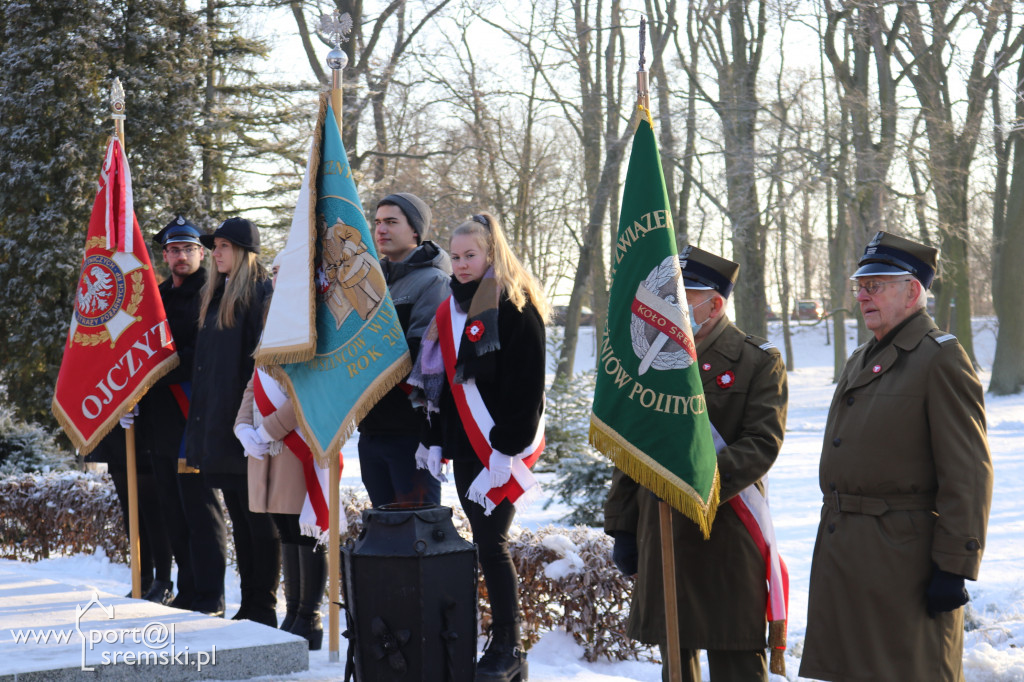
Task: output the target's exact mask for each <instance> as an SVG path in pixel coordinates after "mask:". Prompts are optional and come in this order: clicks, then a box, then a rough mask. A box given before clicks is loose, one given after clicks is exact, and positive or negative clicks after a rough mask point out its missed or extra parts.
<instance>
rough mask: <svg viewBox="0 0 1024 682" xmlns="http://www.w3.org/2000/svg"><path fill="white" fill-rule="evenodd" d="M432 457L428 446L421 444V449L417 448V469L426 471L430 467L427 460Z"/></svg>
mask: <svg viewBox="0 0 1024 682" xmlns="http://www.w3.org/2000/svg"><path fill="white" fill-rule="evenodd" d="M429 455H430V450H429V449H428V448H427V446H426V445H424V444H423V443H420V445H419V447H418V448H416V468H417V469H426V468H427V466H428V462H427V458H428V457H429Z"/></svg>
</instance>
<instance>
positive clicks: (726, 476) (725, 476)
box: [722, 474, 732, 481]
mask: <svg viewBox="0 0 1024 682" xmlns="http://www.w3.org/2000/svg"><path fill="white" fill-rule="evenodd" d="M722 480H723V481H731V480H732V474H722Z"/></svg>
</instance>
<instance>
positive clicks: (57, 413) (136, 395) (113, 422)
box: [50, 353, 181, 456]
mask: <svg viewBox="0 0 1024 682" xmlns="http://www.w3.org/2000/svg"><path fill="white" fill-rule="evenodd" d="M180 362H181V361H180V360H179V359H178V354H177V353H175V354H174V355H172V356H170V357H168V358H166V359H164V361H163V362H161V363H160V364H159V365H157V366H156V367H154V368H153V369H152V371H150V373H149V376H147V377H146V381H145V382H144V383H142V384H139V385H138V386H137V387H136V388H135V390H134V391H133V392H132V394H131V396H129V397H128V398H126V399H125V400H124V401H123V402H122V403H121V405H120V406H119V407H118V409H117V410H115V411H114V412H113V413H112V414H111V416H110V417H108V418H107V420H106V421H105V422H103V425H102V426H100V428H99V429H98V430H97V431H96V433H94V434H93V436H92V438H91V439H86V438H85V436H83V435H82V432H81V431H79V430H78V428H77V427H76V426H75V424H74V422H72V421H71V418H70V417H68V416H67V414H65V412H64V408H63V407H61V404H60V403H59V402H57V396H56V395H54V396H53V400H52V401H51V403H50V411H51V412H52V413H53V416H54V417H56V419H57V423H58V424H60V426H61V428H62V429H64V433H66V434H67V435H68V438H70V439H71V443H72V445H74V446H75V449H76V450H78V452H79V453H81V455H82V456H85V455H88V454H89V453H90V452H92V451H93V450H95V449H96V446H97V445H99V442H100V441H101V440H103V438H104V436H106V435H107V434H108V433H110V432H111V431H112V430H113V428H114V427H115V426H117V425H118V422H119V420H120V419H121V416H122V415H123V414H124V413H126V412H128V410H130V409H132V408H133V407H135V405H136V403H138V402H139V401H140V400H142V396H144V395H146V392H147V391H148V390H149V389H150V388H152V387H153V384H155V383H156V382H158V381H160V379H162V378H163V377H164V375H165V374H167V373H168V372H170V371H171V370H172V369H174V368H176V367H177V366H178V364H179V363H180Z"/></svg>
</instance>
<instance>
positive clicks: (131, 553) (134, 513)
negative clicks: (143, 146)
mask: <svg viewBox="0 0 1024 682" xmlns="http://www.w3.org/2000/svg"><path fill="white" fill-rule="evenodd" d="M110 117H111V118H112V119H114V134H115V135H117V139H118V141H120V142H121V148H122V149H123V148H124V119H125V98H124V88H123V87H121V79H120V78H114V83H113V85H111V86H110ZM125 219H126V220H129V221H130V220H131V219H132V217H131V216H126V217H125ZM129 229H131V227H130V226H129ZM124 454H125V466H126V467H127V468H128V557H129V561H130V563H131V568H132V599H141V598H142V567H141V563H140V562H141V559H140V555H141V553H142V551H141V543H140V540H139V477H138V468H137V464H136V457H135V425H134V424H132V425H131V427H129V428H127V429H125V432H124Z"/></svg>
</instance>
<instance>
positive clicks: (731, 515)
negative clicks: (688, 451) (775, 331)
mask: <svg viewBox="0 0 1024 682" xmlns="http://www.w3.org/2000/svg"><path fill="white" fill-rule="evenodd" d="M697 363H698V365H699V366H700V374H701V380H702V382H703V384H704V395H705V397H706V400H707V406H708V416H709V417H710V419H711V423H712V424H714V426H715V428H716V429H717V430H718V432H719V433H720V434H721V435H722V437H723V438H724V439H725V442H726V443H727V444H728V446H727V447H726V448H724V449H723V450H722V451H721V452H719V453H718V471H719V477H720V480H721V504H720V506H719V507H718V513H717V515H716V516H715V521H714V524H713V525H712V527H711V538H710V539H709V540H704V538H703V537H702V535H701V532H700V529H699V528H698V527H697V525H696V524H695V523H693V522H692V521H690V520H689V519H687V518H686V517H684V516H683V515H682V514H680V513H679V512H676V511H674V510H673V512H672V532H673V544H674V546H675V548H676V590H677V594H678V596H679V618H680V622H679V627H680V644H681V645H682V647H683V648H686V649H715V650H746V651H751V650H756V649H763V648H764V647H765V644H766V634H765V633H766V627H767V625H766V620H765V618H766V616H765V605H766V603H767V588H766V586H765V566H764V560H763V559H762V558H761V554H760V552H759V551H758V549H757V547H756V545H755V544H754V541H753V540H752V539H751V537H750V534H749V533H748V532H747V529H746V528H745V527H744V526H743V523H742V522H741V521H740V520H739V518H738V517H737V516H736V513H735V512H734V511H733V510H732V507H730V506H729V505H728V504H726V502H727V501H728V500H729V499H730V498H732V497H734V496H736V495H737V494H738V493H739V492H740V491H741V490H743V489H744V488H746V487H747V486H749V485H751V484H754V483H757V482H758V481H760V479H761V478H762V477H763V476H764V475H765V474H766V473H767V472H768V470H769V469H770V468H771V466H772V464H773V463H774V462H775V458H776V457H777V456H778V454H779V448H781V447H782V437H783V432H784V431H785V428H786V406H787V401H788V395H789V394H788V387H787V382H786V368H785V364H784V363H783V361H782V356H781V355H780V353H779V351H778V349H777V348H775V347H774V346H773V345H771V344H769V343H768V342H767V341H765V340H764V339H760V338H757V337H754V336H748V335H746V334H744V333H743V332H742V331H740V330H739V329H738V328H737V327H736V326H735V325H734V324H732V323H731V322H730V321H729V320H728V319H727V318H725V317H723V318H721V320H720V321H719V323H718V324H717V326H716V327H715V329H713V330H712V332H711V334H709V335H708V337H707V338H705V339H704V340H703V341H701V343H700V344H699V345H698V346H697ZM605 531H606V532H608V533H610V534H614V533H615V532H617V531H626V532H631V533H636V536H637V544H638V547H639V552H640V557H639V569H638V572H637V579H636V583H635V585H634V588H633V599H632V604H631V608H630V615H629V625H628V631H627V634H628V635H629V636H630V637H632V638H633V639H637V640H639V641H641V642H645V643H648V644H656V643H660V642H664V641H665V639H666V635H665V603H664V589H663V583H662V576H661V544H660V542H661V540H660V537H661V536H660V529H659V521H658V501H657V500H656V499H655V498H654V496H653V495H652V494H651V493H650V492H648V491H647V490H646V489H644V488H641V487H640V486H638V485H637V484H636V483H634V482H633V481H632V480H631V479H630V478H628V477H627V476H625V475H624V474H623V473H622V472H621V471H616V472H615V475H614V477H613V479H612V489H611V491H610V492H609V496H608V500H607V502H606V504H605Z"/></svg>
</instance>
